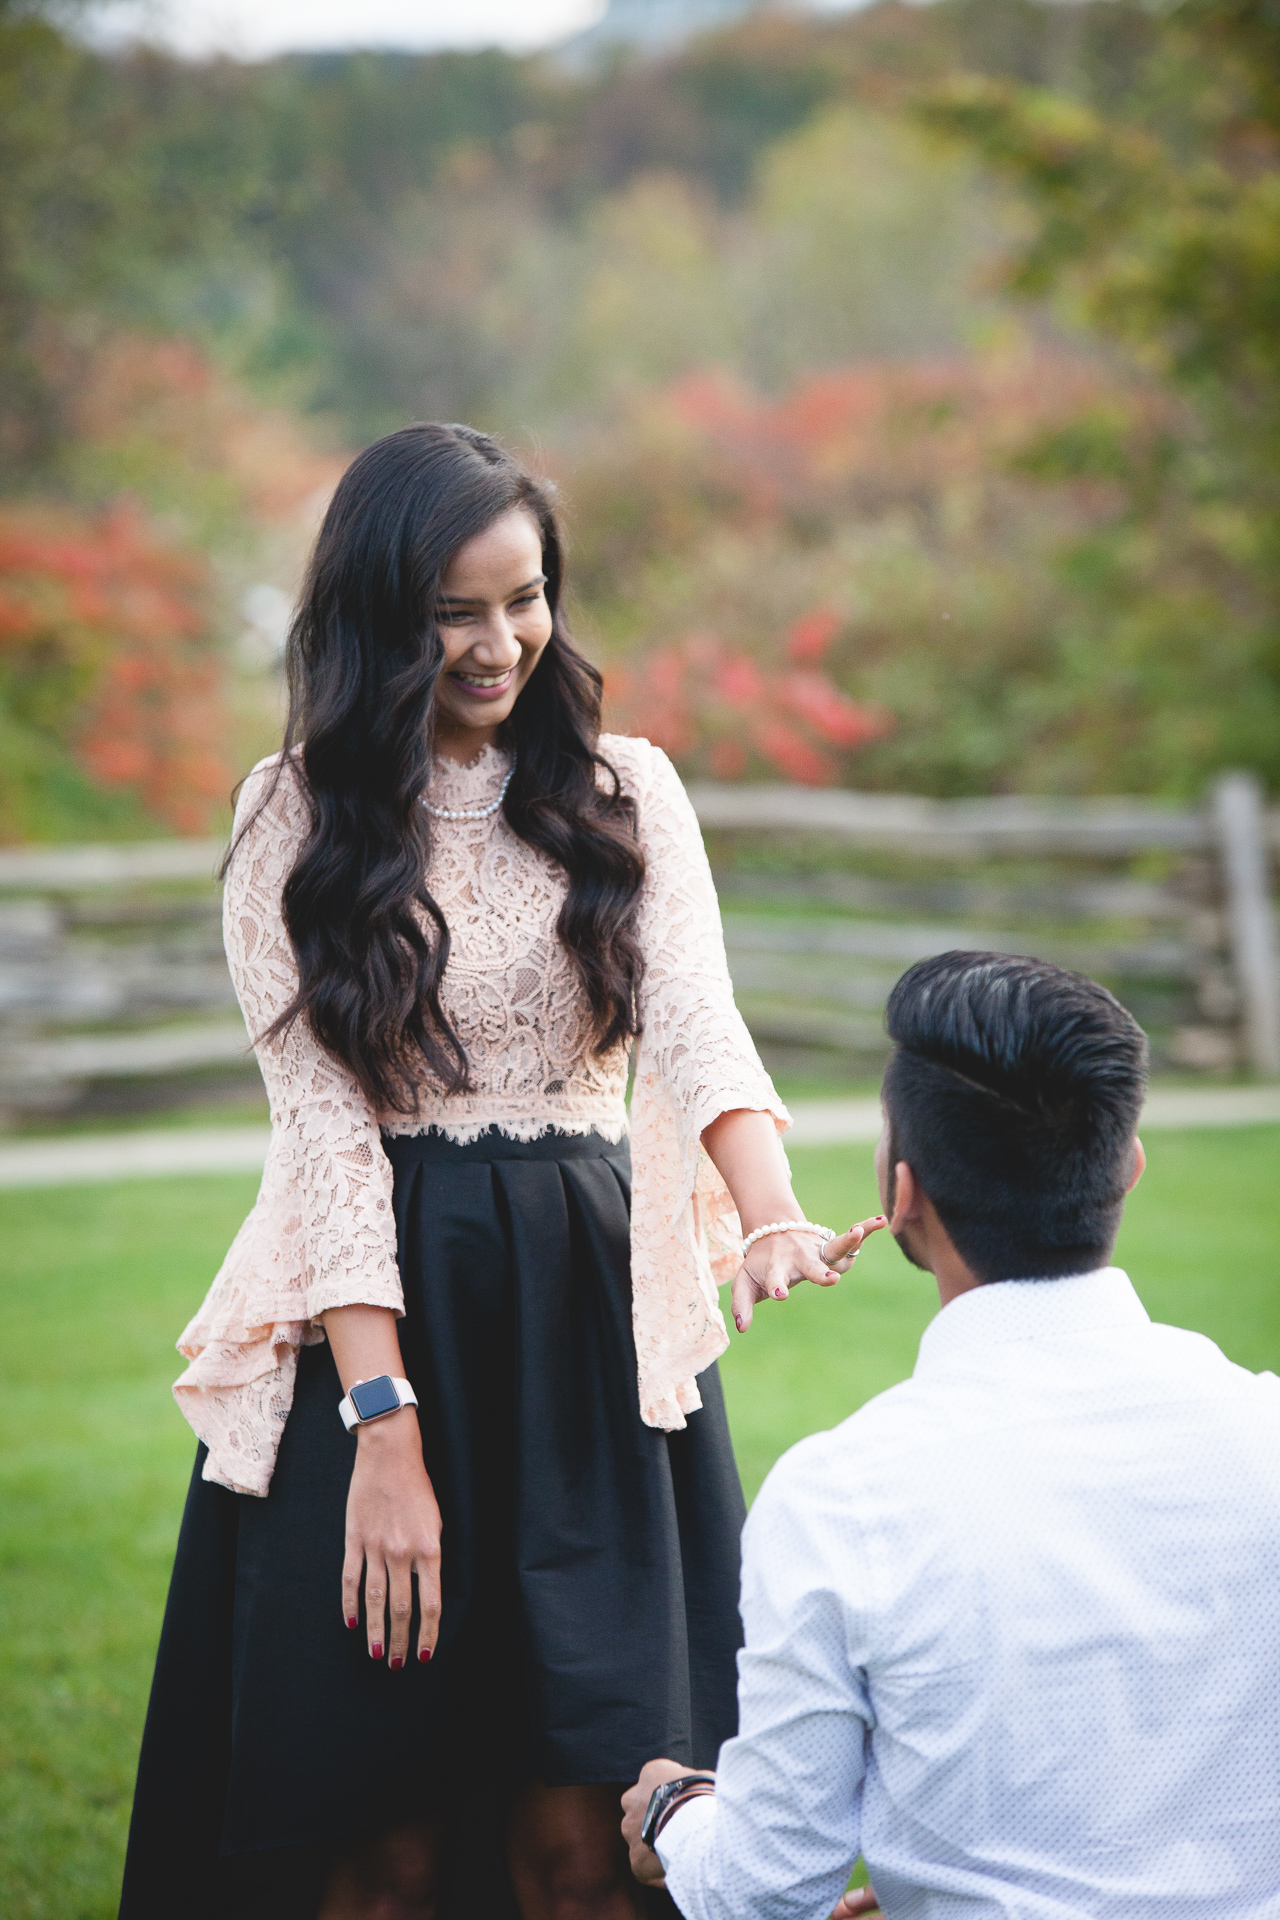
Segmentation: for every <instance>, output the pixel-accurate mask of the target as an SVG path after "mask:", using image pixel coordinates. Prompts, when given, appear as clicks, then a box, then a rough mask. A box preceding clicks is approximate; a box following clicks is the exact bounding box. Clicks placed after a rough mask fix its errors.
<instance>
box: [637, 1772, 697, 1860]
mask: <svg viewBox="0 0 1280 1920" xmlns="http://www.w3.org/2000/svg"><path fill="white" fill-rule="evenodd" d="M715 1788H716V1777H715V1775H714V1773H682V1774H680V1775H678V1776H677V1778H676V1779H674V1780H664V1781H663V1783H662V1785H661V1786H660V1787H655V1788H654V1790H653V1792H652V1794H651V1795H650V1796H649V1805H648V1807H647V1808H646V1809H645V1816H644V1825H643V1826H642V1827H641V1829H640V1841H641V1845H642V1846H646V1847H649V1848H652V1846H653V1843H654V1841H655V1840H656V1839H657V1837H658V1835H659V1833H660V1832H661V1831H662V1828H663V1827H664V1826H665V1825H666V1816H667V1815H668V1813H673V1812H674V1811H675V1802H676V1801H677V1800H680V1799H682V1798H683V1796H684V1795H685V1794H687V1793H689V1792H690V1791H691V1790H695V1791H697V1792H701V1793H714V1792H715Z"/></svg>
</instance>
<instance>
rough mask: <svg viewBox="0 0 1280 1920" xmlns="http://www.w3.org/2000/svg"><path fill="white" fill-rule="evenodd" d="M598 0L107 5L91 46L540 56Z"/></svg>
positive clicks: (204, 0) (114, 0)
mask: <svg viewBox="0 0 1280 1920" xmlns="http://www.w3.org/2000/svg"><path fill="white" fill-rule="evenodd" d="M603 12H604V0H106V4H104V5H102V6H99V7H97V8H96V9H95V20H94V24H93V30H92V37H93V38H94V39H95V40H96V41H98V42H99V43H102V42H106V43H108V44H116V43H119V42H120V41H121V40H129V39H135V38H138V37H142V38H145V39H147V40H151V41H158V42H159V43H160V44H162V45H164V46H169V47H172V48H174V49H175V51H177V52H179V53H182V54H186V55H188V56H190V57H192V58H198V57H199V56H201V55H203V54H209V53H228V54H231V55H233V56H235V57H237V58H239V59H244V60H260V59H265V58H267V57H268V56H270V55H271V54H274V53H283V52H285V51H287V50H289V49H299V50H301V49H306V48H317V47H344V46H361V47H378V46H382V47H403V48H412V49H426V48H431V47H481V46H495V45H496V46H504V47H509V48H511V49H512V50H514V51H520V50H524V49H526V48H530V47H539V46H547V45H549V44H551V43H552V42H553V41H556V40H560V39H563V38H564V37H565V36H566V35H567V34H570V33H575V32H577V31H578V29H579V28H581V27H587V26H590V25H591V24H592V23H593V21H595V20H598V19H599V18H600V15H601V14H602V13H603Z"/></svg>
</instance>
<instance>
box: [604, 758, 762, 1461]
mask: <svg viewBox="0 0 1280 1920" xmlns="http://www.w3.org/2000/svg"><path fill="white" fill-rule="evenodd" d="M606 753H607V754H608V755H610V756H611V757H614V758H616V762H617V765H618V767H619V771H620V773H621V774H622V776H623V778H624V780H625V783H626V786H627V789H628V791H629V792H630V793H631V795H632V797H633V799H634V800H635V803H636V809H637V816H638V831H639V838H640V844H641V847H642V849H643V851H644V856H645V881H644V888H643V891H642V893H641V898H640V909H639V915H638V927H637V931H638V936H639V940H640V946H641V952H642V955H643V959H644V968H645V972H644V980H643V983H642V985H641V990H640V994H639V1003H638V1011H639V1014H640V1018H641V1022H642V1030H641V1034H640V1041H639V1045H638V1046H637V1049H636V1071H635V1083H634V1086H633V1089H632V1097H631V1162H632V1189H631V1295H632V1327H633V1331H634V1334H635V1342H636V1362H637V1369H638V1374H639V1386H640V1412H641V1417H642V1418H643V1419H644V1420H645V1421H646V1423H647V1424H648V1425H649V1426H654V1427H664V1428H666V1429H667V1430H668V1431H673V1430H675V1429H677V1428H680V1427H682V1426H683V1425H684V1424H685V1419H686V1416H687V1415H688V1414H690V1413H692V1412H694V1411H696V1409H697V1408H698V1407H700V1406H701V1404H702V1401H701V1397H700V1395H699V1392H698V1387H697V1378H696V1376H697V1375H698V1374H699V1373H700V1372H701V1371H702V1370H703V1369H704V1368H705V1367H708V1366H710V1365H711V1362H712V1361H713V1360H714V1359H715V1358H716V1356H717V1355H718V1354H721V1353H723V1352H724V1350H725V1348H726V1347H727V1346H728V1344H729V1340H728V1334H727V1333H726V1331H725V1324H724V1315H723V1314H722V1313H721V1311H720V1304H719V1300H718V1297H717V1293H716V1288H717V1286H719V1285H723V1284H724V1283H725V1282H726V1281H729V1280H731V1279H732V1278H733V1275H734V1273H735V1272H736V1271H737V1267H738V1262H739V1259H740V1257H741V1252H742V1235H741V1228H740V1225H739V1221H738V1216H737V1212H736V1210H735V1208H734V1205H733V1201H732V1199H731V1197H730V1195H729V1193H728V1191H727V1190H726V1188H725V1185H724V1182H723V1180H722V1179H721V1178H720V1175H719V1173H718V1172H717V1171H716V1168H715V1167H714V1166H713V1165H712V1163H711V1161H710V1160H709V1159H708V1157H707V1155H706V1154H705V1153H704V1152H703V1151H702V1144H701V1134H702V1131H703V1129H704V1128H705V1127H706V1126H708V1125H709V1124H710V1122H711V1121H713V1120H714V1119H715V1118H716V1116H717V1115H718V1114H721V1113H727V1112H730V1111H732V1110H733V1109H735V1108H747V1109H754V1110H756V1111H760V1112H766V1113H769V1114H771V1115H772V1116H773V1120H774V1124H775V1126H776V1127H777V1128H778V1130H779V1131H781V1130H782V1129H783V1128H785V1127H787V1126H789V1125H790V1124H791V1120H790V1115H789V1114H788V1113H787V1110H786V1108H785V1107H784V1106H783V1104H782V1102H781V1101H780V1100H779V1099H778V1096H777V1093H776V1092H775V1091H774V1086H773V1082H772V1081H771V1080H770V1078H769V1076H768V1074H767V1073H766V1072H765V1070H764V1067H763V1066H762V1065H761V1062H760V1056H759V1054H758V1053H757V1052H756V1049H755V1046H754V1044H753V1042H752V1039H751V1035H750V1034H749V1033H748V1032H747V1028H746V1023H745V1022H744V1020H743V1018H742V1016H741V1014H740V1013H739V1012H738V1009H737V1008H736V1006H735V1005H734V1002H733V987H732V984H731V982H730V979H729V965H728V961H727V960H726V958H725V950H724V935H723V932H722V931H721V926H720V909H719V905H718V903H717V900H716V890H715V886H714V884H713V882H712V879H711V868H710V866H709V865H708V863H707V856H706V851H705V849H704V847H703V844H702V834H701V831H700V829H699V827H698V820H697V816H696V814H695V813H694V811H693V807H692V805H691V804H690V801H689V797H688V795H687V794H686V793H685V790H684V788H683V787H682V786H681V784H680V779H679V776H678V775H677V773H676V770H675V768H674V767H673V766H672V765H671V762H670V761H669V760H668V759H667V757H666V755H665V754H664V753H663V752H661V751H660V749H659V748H657V747H654V746H651V745H650V743H649V742H648V741H647V740H632V739H625V738H621V737H618V736H611V738H610V740H609V742H608V743H607V746H606Z"/></svg>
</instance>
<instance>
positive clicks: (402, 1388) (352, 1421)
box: [338, 1374, 418, 1433]
mask: <svg viewBox="0 0 1280 1920" xmlns="http://www.w3.org/2000/svg"><path fill="white" fill-rule="evenodd" d="M388 1378H389V1379H390V1381H391V1384H392V1386H393V1387H394V1388H395V1390H396V1392H397V1393H398V1394H399V1395H400V1406H401V1407H416V1406H417V1404H418V1396H417V1394H416V1393H415V1392H414V1390H413V1388H412V1387H411V1386H410V1385H409V1382H408V1381H407V1380H400V1379H397V1378H396V1376H395V1375H394V1374H389V1375H388ZM355 1384H356V1386H358V1387H362V1386H363V1385H364V1381H363V1380H357V1381H356V1383H355ZM387 1411H388V1412H399V1408H388V1410H387ZM338 1412H339V1413H340V1414H341V1416H342V1424H343V1426H344V1427H345V1428H346V1430H347V1432H348V1433H350V1432H351V1430H352V1428H353V1427H358V1426H362V1425H364V1424H365V1423H364V1422H362V1421H361V1418H360V1415H359V1414H358V1413H357V1412H356V1410H355V1408H354V1407H353V1406H352V1404H351V1395H350V1394H349V1393H344V1394H343V1396H342V1398H341V1400H339V1402H338ZM385 1417H386V1416H385V1415H384V1414H377V1415H376V1416H375V1418H377V1419H379V1420H381V1419H385Z"/></svg>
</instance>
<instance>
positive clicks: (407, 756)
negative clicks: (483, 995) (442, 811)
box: [228, 425, 644, 1113]
mask: <svg viewBox="0 0 1280 1920" xmlns="http://www.w3.org/2000/svg"><path fill="white" fill-rule="evenodd" d="M513 508H524V509H525V510H527V511H528V512H529V513H530V514H531V515H532V517H533V519H534V520H535V521H536V523H537V525H538V528H539V531H540V533H541V536H542V567H543V572H544V573H545V574H546V579H547V584H546V596H547V603H548V605H549V607H550V609H551V619H552V626H551V638H550V640H549V641H548V643H547V646H546V648H545V650H544V652H543V654H542V657H541V658H540V660H539V661H538V664H537V666H536V667H535V669H534V671H533V673H532V674H531V675H530V677H529V680H528V682H527V683H526V685H525V686H524V688H523V689H522V691H521V693H520V696H519V698H518V700H517V701H516V705H515V708H514V711H513V713H512V716H511V718H510V719H509V720H508V722H507V723H506V728H505V730H504V734H503V740H504V744H506V745H508V746H509V747H512V748H514V750H515V754H516V764H515V772H514V775H513V778H512V780H511V784H510V786H509V787H508V789H507V794H506V798H505V800H504V802H503V813H504V815H505V817H506V820H507V823H508V825H509V826H510V827H511V828H512V830H513V832H515V833H517V834H518V835H519V836H520V838H521V839H522V840H526V841H528V843H529V844H530V845H531V846H534V847H539V848H541V850H542V851H543V852H544V853H546V854H548V855H550V857H551V858H552V859H553V860H555V861H556V862H558V864H559V865H560V866H561V867H562V868H563V870H564V872H565V873H566V875H567V876H568V881H569V888H568V894H567V897H566V899H565V902H564V905H563V907H562V908H561V910H560V917H559V921H558V923H557V932H558V934H559V937H560V940H561V941H562V943H563V945H564V947H565V949H566V951H567V952H568V954H569V956H570V958H571V959H572V961H573V964H574V966H575V968H576V969H577V973H578V977H579V980H580V981H581V983H582V989H583V993H584V994H585V997H586V1001H587V1005H588V1007H589V1009H590V1014H591V1020H592V1029H593V1044H594V1048H595V1051H596V1052H597V1053H605V1052H607V1051H609V1050H610V1049H611V1048H612V1047H614V1046H616V1045H617V1044H618V1043H619V1042H620V1041H622V1040H625V1039H628V1038H630V1037H632V1036H633V1035H634V1034H635V1033H636V1032H637V1031H638V1020H637V993H638V989H639V985H640V976H641V956H640V948H639V944H638V940H637V934H636V911H637V906H638V902H639V895H640V888H641V884H642V882H643V879H644V857H643V855H642V853H641V851H640V847H639V844H638V841H637V838H636V821H635V815H634V808H633V806H632V804H631V802H630V801H629V800H628V799H627V798H626V796H625V795H624V794H623V792H622V788H621V784H620V782H619V780H618V776H617V773H616V771H615V770H614V768H613V767H611V766H610V765H609V763H608V762H607V761H606V760H604V759H603V758H602V757H601V755H600V753H599V752H598V750H597V742H598V739H599V732H600V695H601V683H600V675H599V674H598V673H597V672H596V670H595V668H594V667H593V666H592V665H591V664H590V662H589V661H587V660H586V659H584V658H583V656H582V655H581V654H580V653H579V652H578V650H577V648H576V647H575V646H574V645H573V642H572V640H571V639H570V637H569V633H568V629H567V627H566V624H565V618H564V613H563V609H562V604H561V603H562V597H563V590H564V547H563V541H562V537H561V533H560V529H559V526H558V524H557V519H556V513H555V508H554V504H553V498H552V494H551V490H550V488H549V487H547V486H546V485H545V484H543V483H541V482H539V481H538V480H536V479H535V478H534V477H533V476H532V475H531V474H529V473H527V472H526V471H525V470H524V469H523V468H522V467H521V466H520V465H519V463H518V462H517V461H515V460H514V459H512V457H511V455H510V454H508V453H507V452H505V451H504V449H503V448H501V447H500V446H499V445H498V444H497V443H496V441H494V440H491V439H490V438H489V437H488V435H487V434H483V433H477V432H476V431H475V430H474V429H473V428H471V427H461V426H439V425H424V426H413V427H404V428H402V429H401V431H400V432H398V433H393V434H389V435H388V436H387V438H386V439H385V440H379V441H377V442H376V443H375V444H374V445H373V446H371V447H369V448H367V449H366V450H365V452H364V453H362V454H360V455H359V457H358V458H357V459H356V460H354V461H353V462H352V464H351V465H350V466H349V467H348V469H347V471H346V473H345V474H344V475H343V477H342V480H341V481H340V482H339V485H338V488H337V491H336V492H335V494H334V496H333V499H332V501H331V502H330V505H329V510H328V512H327V514H326V515H325V518H324V524H323V526H322V527H321V529H320V535H319V538H318V540H317V541H316V546H315V551H314V553H313V554H312V557H311V564H310V567H309V568H308V572H307V578H306V584H305V587H304V589H303V593H302V599H301V602H300V604H299V607H298V611H297V613H296V615H295V617H294V621H293V625H292V627H291V629H290V633H289V644H288V653H287V656H286V658H287V668H288V681H289V716H288V720H287V722H286V726H285V739H284V755H283V757H282V759H281V762H280V768H279V770H278V771H277V775H276V779H277V780H278V779H279V778H280V776H281V773H282V771H283V769H284V768H285V766H286V765H287V764H290V763H292V765H293V766H294V767H295V768H299V767H300V769H301V772H302V775H303V776H304V777H303V783H302V784H303V789H304V792H305V796H306V799H307V803H308V805H309V807H310V812H311V827H310V832H309V833H308V835H307V837H306V839H305V840H304V842H303V844H302V846H301V848H300V850H299V853H298V857H297V860H296V861H295V863H294V866H293V870H292V872H291V873H290V875H289V877H288V879H287V880H286V882H285V886H284V918H285V924H286V926H287V928H288V931H289V937H290V939H291V941H292V943H293V949H294V953H295V955H296V957H297V963H298V991H297V993H296V995H295V996H294V999H293V1001H292V1002H291V1003H290V1005H289V1006H288V1007H287V1008H286V1009H285V1011H284V1012H283V1013H282V1014H281V1015H280V1017H279V1019H278V1020H277V1021H276V1022H275V1023H274V1024H273V1026H272V1027H271V1029H270V1030H269V1031H270V1033H271V1034H278V1033H280V1032H283V1031H284V1030H285V1029H286V1028H287V1027H289V1026H290V1025H291V1024H292V1023H293V1022H294V1021H295V1020H297V1019H299V1018H301V1017H304V1016H305V1018H306V1019H307V1020H308V1021H309V1022H310V1024H311V1027H312V1029H313V1031H314V1033H315V1034H316V1037H317V1038H318V1039H319V1040H320V1042H321V1043H322V1044H323V1045H324V1046H325V1047H326V1048H327V1049H328V1050H329V1052H330V1053H332V1054H334V1055H335V1056H336V1057H337V1058H338V1059H339V1060H341V1061H343V1062H344V1063H345V1064H346V1065H347V1067H348V1068H349V1069H350V1070H351V1072H352V1074H354V1076H355V1078H356V1080H357V1081H358V1082H359V1084H360V1086H361V1087H362V1088H363V1089H364V1091H365V1093H366V1094H367V1095H368V1096H369V1098H370V1099H371V1100H372V1101H373V1102H374V1103H375V1104H376V1105H377V1106H379V1107H382V1108H384V1109H386V1110H388V1111H391V1112H399V1113H412V1112H413V1111H414V1110H415V1108H416V1106H417V1090H418V1088H419V1086H420V1084H421V1082H422V1079H423V1069H424V1066H425V1068H426V1070H427V1073H428V1074H429V1076H430V1077H431V1079H432V1080H434V1081H435V1082H436V1083H438V1084H440V1085H442V1086H443V1087H444V1088H445V1089H446V1090H447V1091H449V1092H461V1091H463V1090H465V1088H466V1087H467V1086H468V1084H469V1066H468V1061H467V1055H466V1051H465V1049H464V1047H463V1045H462V1042H461V1041H460V1040H459V1038H458V1036H457V1034H456V1033H455V1031H454V1029H453V1027H452V1026H451V1024H450V1022H449V1020H448V1018H447V1016H446V1014H445V1012H444V1010H443V1008H442V1006H441V1003H440V982H441V978H442V976H443V974H444V970H445V965H446V963H447V961H448V958H449V929H448V927H447V925H446V924H445V920H444V915H443V914H442V913H441V911H440V908H439V907H438V906H437V904H436V902H435V901H434V900H433V899H432V897H431V894H430V893H429V892H428V890H427V885H426V880H425V875H426V871H427V866H428V862H429V859H430V854H431V835H432V824H431V819H430V816H429V815H428V813H427V810H426V808H425V807H422V806H419V805H418V798H419V795H420V794H421V793H422V791H423V789H424V787H425V786H426V784H427V779H428V775H429V773H430V770H431V741H432V714H433V702H434V697H435V688H436V682H437V680H438V678H439V675H440V670H441V667H442V665H443V663H444V645H443V643H442V641H441V638H440V632H439V628H438V626H437V622H436V615H435V608H436V599H437V595H438V593H439V591H440V585H441V581H442V579H443V577H444V573H445V570H446V569H447V567H448V565H449V562H450V561H451V560H452V558H453V556H454V555H455V554H456V553H457V551H458V549H459V548H460V547H461V546H463V545H464V544H465V542H466V541H468V540H470V539H472V538H473V536H474V535H476V534H478V533H481V532H483V530H484V529H485V528H486V527H488V526H490V525H491V524H492V522H493V521H494V520H496V519H498V518H499V516H500V515H502V514H505V513H508V512H510V511H511V510H512V509H513ZM601 776H603V778H602V777H601ZM270 791H271V790H270V789H269V790H268V794H267V795H266V796H264V801H263V804H264V805H265V804H266V801H267V799H269V797H270ZM241 837H243V835H242V836H241ZM237 844H238V842H237ZM235 850H236V849H235V846H234V845H233V847H232V849H231V853H230V855H229V856H228V861H230V860H231V859H233V858H234V857H235ZM255 1037H261V1036H255Z"/></svg>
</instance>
